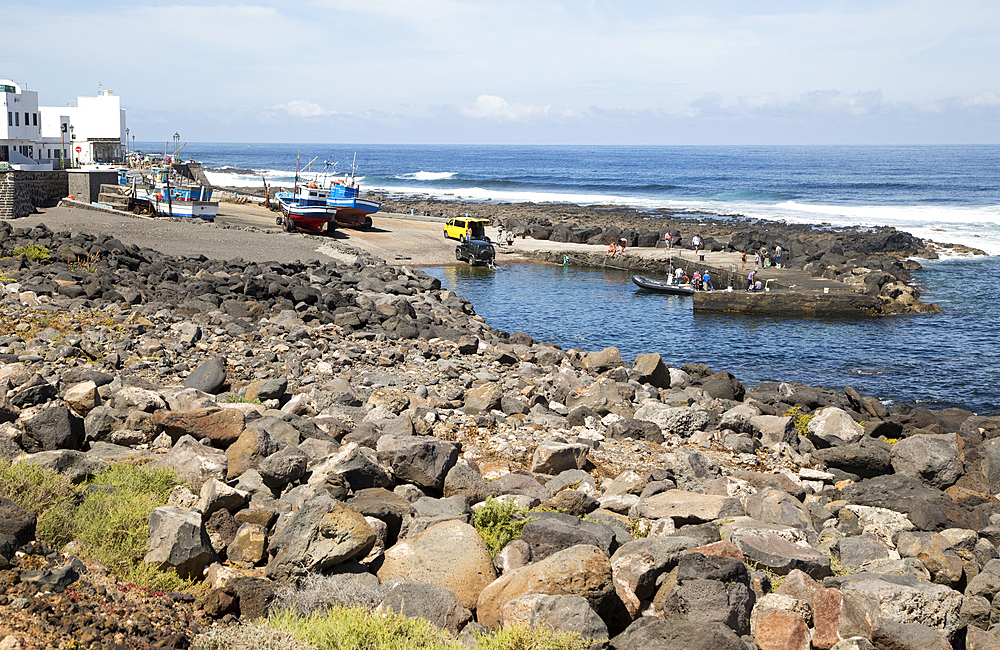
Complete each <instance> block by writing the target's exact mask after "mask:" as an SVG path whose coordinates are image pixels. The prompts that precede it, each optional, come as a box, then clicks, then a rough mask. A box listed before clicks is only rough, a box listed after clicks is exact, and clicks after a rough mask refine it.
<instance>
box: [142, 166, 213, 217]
mask: <svg viewBox="0 0 1000 650" xmlns="http://www.w3.org/2000/svg"><path fill="white" fill-rule="evenodd" d="M135 198H136V199H137V200H139V201H146V202H147V203H148V205H149V207H150V209H151V211H152V212H155V213H156V214H159V215H162V216H167V217H187V218H194V219H203V220H205V221H215V217H216V216H217V215H218V214H219V202H218V201H213V200H212V188H210V187H205V186H204V185H198V184H195V183H191V182H190V181H187V179H184V178H183V177H181V176H179V175H176V174H174V173H173V172H171V171H170V170H166V169H160V170H156V171H155V172H154V176H153V182H152V184H151V185H147V186H145V187H144V188H139V189H138V191H137V192H136V194H135Z"/></svg>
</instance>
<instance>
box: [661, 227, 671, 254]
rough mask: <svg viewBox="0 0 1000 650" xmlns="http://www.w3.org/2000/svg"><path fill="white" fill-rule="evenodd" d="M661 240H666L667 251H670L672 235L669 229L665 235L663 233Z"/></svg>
mask: <svg viewBox="0 0 1000 650" xmlns="http://www.w3.org/2000/svg"><path fill="white" fill-rule="evenodd" d="M663 241H665V242H667V252H668V253H669V252H670V244H671V243H672V236H671V235H670V231H669V230H668V231H667V233H666V234H665V235H663Z"/></svg>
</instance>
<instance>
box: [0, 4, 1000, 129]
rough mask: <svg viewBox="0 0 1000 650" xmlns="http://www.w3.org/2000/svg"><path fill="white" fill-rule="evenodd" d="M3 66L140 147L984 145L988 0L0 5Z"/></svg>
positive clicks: (998, 90)
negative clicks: (101, 97)
mask: <svg viewBox="0 0 1000 650" xmlns="http://www.w3.org/2000/svg"><path fill="white" fill-rule="evenodd" d="M0 24H6V25H5V26H6V27H8V29H7V30H5V31H6V32H8V33H11V32H15V33H17V34H20V35H21V36H20V37H18V38H4V39H0V78H9V79H13V80H14V81H16V82H17V83H19V84H21V85H22V87H26V88H28V89H29V90H35V91H38V93H39V102H40V103H41V104H42V105H46V106H52V105H60V104H66V103H67V102H69V101H71V100H74V99H75V98H76V97H77V96H80V95H84V96H87V95H96V94H97V93H98V91H99V89H101V88H103V89H111V90H113V91H114V92H115V94H117V95H119V96H121V100H122V105H123V107H124V108H125V109H126V111H127V120H128V126H129V129H130V132H131V133H132V134H133V135H135V136H136V140H137V141H140V142H141V141H166V140H168V139H169V138H170V136H172V134H173V133H174V132H177V133H179V134H180V135H181V139H182V140H184V141H191V142H343V143H371V144H411V143H412V144H623V145H624V144H672V145H688V144H708V145H711V144H996V143H1000V2H997V1H996V0H941V1H939V0H923V1H922V0H906V1H883V0H867V1H854V0H840V1H828V0H814V1H803V0H763V1H758V2H753V1H749V0H746V1H737V0H717V1H713V0H701V1H696V2H689V1H687V0H676V1H671V0H663V1H660V2H654V1H646V0H631V1H626V0H590V1H587V0H581V1H578V2H572V1H569V0H526V1H525V0H351V1H348V0H302V1H287V2H273V1H272V2H250V1H247V2H234V3H228V2H222V1H205V2H202V1H196V0H195V1H188V2H184V1H183V0H178V1H177V2H157V1H153V2H142V1H129V2H125V1H122V0H87V1H86V2H80V1H79V0H59V1H46V0H31V1H26V0H5V1H4V9H3V17H2V18H0Z"/></svg>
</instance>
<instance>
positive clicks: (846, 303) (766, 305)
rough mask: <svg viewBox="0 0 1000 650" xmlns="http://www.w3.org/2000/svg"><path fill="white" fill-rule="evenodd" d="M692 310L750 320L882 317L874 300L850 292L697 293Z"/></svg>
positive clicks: (880, 306)
mask: <svg viewBox="0 0 1000 650" xmlns="http://www.w3.org/2000/svg"><path fill="white" fill-rule="evenodd" d="M694 310H695V311H706V312H731V313H737V314H749V315H754V316H789V317H801V316H816V317H824V316H829V317H837V318H858V317H866V318H867V317H871V316H881V315H882V313H883V312H882V305H881V304H880V303H879V300H878V298H877V297H876V296H870V295H866V294H862V293H855V292H852V291H832V292H830V293H823V292H822V291H788V290H779V291H754V292H748V291H731V292H730V291H698V292H696V293H695V294H694Z"/></svg>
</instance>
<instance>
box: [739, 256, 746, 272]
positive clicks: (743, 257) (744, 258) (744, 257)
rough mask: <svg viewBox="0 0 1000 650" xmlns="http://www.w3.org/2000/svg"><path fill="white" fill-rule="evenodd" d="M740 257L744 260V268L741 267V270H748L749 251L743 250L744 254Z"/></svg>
mask: <svg viewBox="0 0 1000 650" xmlns="http://www.w3.org/2000/svg"><path fill="white" fill-rule="evenodd" d="M740 259H741V260H742V261H743V266H742V268H740V270H741V271H746V270H747V252H746V251H743V254H742V255H740Z"/></svg>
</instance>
